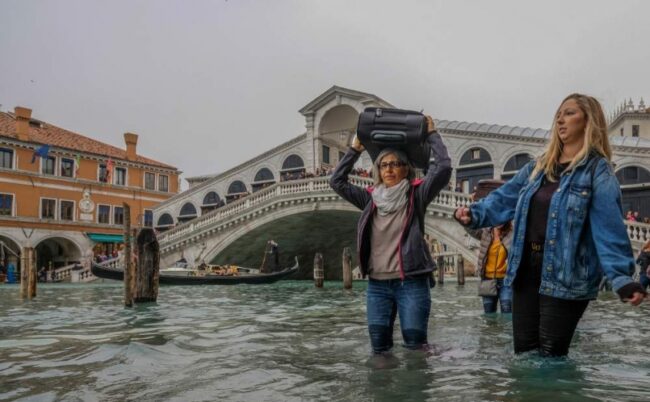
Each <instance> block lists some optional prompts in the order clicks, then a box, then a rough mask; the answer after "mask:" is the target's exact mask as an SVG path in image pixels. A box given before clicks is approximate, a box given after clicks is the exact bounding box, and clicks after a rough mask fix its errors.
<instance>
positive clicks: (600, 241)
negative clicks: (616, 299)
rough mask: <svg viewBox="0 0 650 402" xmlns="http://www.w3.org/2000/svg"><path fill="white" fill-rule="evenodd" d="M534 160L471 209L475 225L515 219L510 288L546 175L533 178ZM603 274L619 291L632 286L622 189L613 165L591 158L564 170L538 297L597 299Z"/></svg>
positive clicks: (552, 209)
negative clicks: (532, 203) (534, 202)
mask: <svg viewBox="0 0 650 402" xmlns="http://www.w3.org/2000/svg"><path fill="white" fill-rule="evenodd" d="M534 164H535V162H534V161H533V162H530V163H528V164H527V165H526V166H524V167H523V168H522V169H521V170H520V171H519V172H518V173H517V175H516V176H515V177H513V178H512V179H511V180H510V181H508V182H507V183H506V184H504V185H503V186H501V187H500V188H499V189H497V190H495V191H494V192H492V193H491V194H490V195H489V196H487V197H486V198H484V199H482V200H480V201H479V202H477V203H475V204H472V205H471V206H470V211H471V216H472V221H471V223H470V225H469V226H470V227H472V228H479V227H487V226H496V225H499V224H502V223H505V222H507V221H509V220H511V219H513V220H514V222H513V223H514V229H513V230H514V239H513V243H512V247H511V249H510V255H509V258H508V270H507V273H506V278H505V285H507V286H511V285H512V283H513V281H514V279H515V277H516V275H517V270H518V269H519V265H520V264H521V263H522V254H523V251H524V241H525V236H526V222H527V218H528V212H529V206H530V201H531V198H532V197H533V195H534V194H535V192H536V191H537V190H538V189H539V187H540V185H541V183H542V179H543V176H544V174H543V172H540V173H539V174H538V175H537V177H535V178H534V179H533V180H529V177H530V174H531V172H532V170H533V167H534ZM603 271H604V273H605V274H606V275H607V277H608V278H609V280H610V281H611V282H612V286H613V288H614V290H615V291H618V290H619V289H620V288H622V287H623V286H625V285H628V284H630V283H632V278H631V275H632V274H633V272H634V259H633V254H632V246H631V244H630V239H629V237H628V235H627V230H626V227H625V224H624V222H623V210H622V206H621V189H620V186H619V183H618V180H617V179H616V177H615V176H614V171H613V169H612V166H611V165H610V164H609V163H608V162H607V161H606V160H605V159H604V158H602V157H600V156H597V155H593V154H592V155H590V156H589V158H587V159H586V160H584V161H582V162H581V163H579V164H578V165H576V166H575V167H574V168H573V169H572V170H571V171H568V172H564V173H563V174H562V175H561V177H560V184H559V187H558V189H557V190H556V192H555V194H553V197H552V198H551V203H550V206H549V210H548V223H547V227H546V239H545V243H544V257H543V265H542V283H541V286H540V289H539V293H540V294H543V295H547V296H552V297H557V298H561V299H594V298H596V296H597V295H598V285H599V283H600V281H601V279H602V275H603Z"/></svg>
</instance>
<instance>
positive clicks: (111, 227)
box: [0, 107, 180, 269]
mask: <svg viewBox="0 0 650 402" xmlns="http://www.w3.org/2000/svg"><path fill="white" fill-rule="evenodd" d="M124 141H125V148H124V149H121V148H117V147H114V146H112V145H108V144H105V143H102V142H99V141H96V140H94V139H92V138H89V137H86V136H83V135H80V134H77V133H74V132H71V131H68V130H65V129H62V128H59V127H56V126H54V125H51V124H49V123H46V122H43V121H40V120H37V119H34V118H32V111H31V110H30V109H27V108H23V107H16V108H15V111H14V113H5V112H0V242H2V243H3V245H4V250H3V252H2V253H0V256H1V257H2V258H3V261H0V262H1V263H2V264H3V265H4V266H7V265H8V264H9V263H11V262H13V263H14V265H15V264H16V261H15V260H16V255H17V254H20V251H21V249H22V248H23V247H34V248H35V250H36V252H35V255H36V264H37V267H38V268H41V267H45V268H47V269H50V268H58V267H61V266H66V265H69V264H73V263H81V264H82V265H87V264H88V263H89V261H90V259H91V258H92V257H93V248H95V251H96V252H103V253H106V252H108V253H110V252H112V251H113V250H112V249H113V247H114V245H116V244H118V243H121V242H122V231H123V229H122V227H123V226H122V225H123V223H124V219H125V216H124V206H123V203H127V204H128V205H129V207H130V210H131V215H130V218H131V222H132V224H133V225H144V226H152V223H153V209H154V207H155V206H156V205H157V204H159V203H161V202H163V201H165V200H166V199H168V198H169V197H171V196H172V195H174V194H176V193H177V192H178V185H179V183H178V181H179V179H178V177H179V174H180V172H179V171H178V169H177V168H175V167H173V166H170V165H167V164H164V163H161V162H158V161H155V160H153V159H149V158H145V157H143V156H140V155H138V154H137V141H138V136H137V135H136V134H133V133H126V134H124Z"/></svg>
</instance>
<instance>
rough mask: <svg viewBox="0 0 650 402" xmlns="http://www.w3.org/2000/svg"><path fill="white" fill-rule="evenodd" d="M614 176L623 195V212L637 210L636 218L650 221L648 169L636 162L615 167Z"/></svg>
mask: <svg viewBox="0 0 650 402" xmlns="http://www.w3.org/2000/svg"><path fill="white" fill-rule="evenodd" d="M616 178H617V179H618V182H619V183H620V185H621V193H622V195H623V199H622V206H623V213H626V212H627V211H630V210H631V211H637V212H639V216H638V220H640V221H645V222H646V223H650V202H648V200H650V171H649V170H648V169H647V168H645V167H643V166H640V165H638V164H633V163H630V164H626V165H623V166H619V167H617V170H616Z"/></svg>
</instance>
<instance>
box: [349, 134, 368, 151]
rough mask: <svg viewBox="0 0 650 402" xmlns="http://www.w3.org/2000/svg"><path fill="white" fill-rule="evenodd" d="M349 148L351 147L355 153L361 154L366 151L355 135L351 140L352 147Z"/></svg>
mask: <svg viewBox="0 0 650 402" xmlns="http://www.w3.org/2000/svg"><path fill="white" fill-rule="evenodd" d="M351 147H352V148H353V149H354V150H356V151H357V152H363V151H364V150H365V149H366V148H365V147H364V146H363V144H362V143H361V141H359V137H357V136H356V135H355V136H354V138H353V139H352V145H351Z"/></svg>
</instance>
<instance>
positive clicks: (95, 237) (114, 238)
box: [86, 233, 124, 243]
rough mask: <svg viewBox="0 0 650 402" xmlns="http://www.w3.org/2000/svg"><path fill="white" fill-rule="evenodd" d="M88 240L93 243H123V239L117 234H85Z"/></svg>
mask: <svg viewBox="0 0 650 402" xmlns="http://www.w3.org/2000/svg"><path fill="white" fill-rule="evenodd" d="M86 234H87V235H88V237H89V238H90V240H92V241H94V242H95V243H123V242H124V237H123V236H122V235H117V234H107V233H86Z"/></svg>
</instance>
